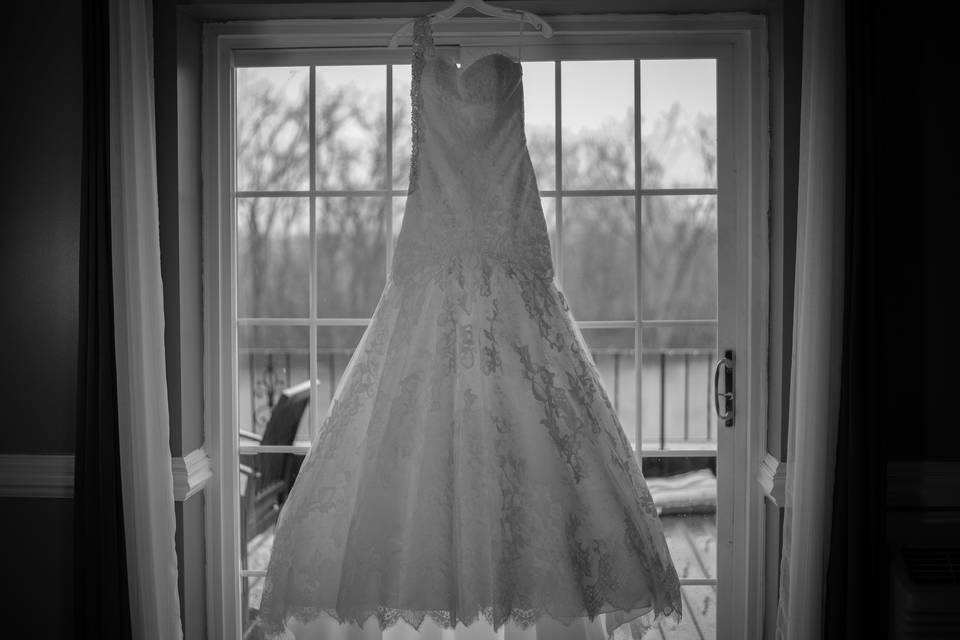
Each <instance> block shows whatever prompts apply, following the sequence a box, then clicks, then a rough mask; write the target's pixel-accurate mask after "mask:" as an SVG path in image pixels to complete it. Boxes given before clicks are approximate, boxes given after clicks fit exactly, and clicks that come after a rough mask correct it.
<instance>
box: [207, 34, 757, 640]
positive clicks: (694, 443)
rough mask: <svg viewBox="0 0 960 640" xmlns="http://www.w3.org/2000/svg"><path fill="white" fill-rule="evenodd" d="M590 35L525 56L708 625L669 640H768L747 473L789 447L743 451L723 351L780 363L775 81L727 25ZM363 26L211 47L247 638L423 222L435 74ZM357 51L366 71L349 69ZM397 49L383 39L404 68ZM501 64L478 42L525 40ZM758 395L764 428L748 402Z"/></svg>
mask: <svg viewBox="0 0 960 640" xmlns="http://www.w3.org/2000/svg"><path fill="white" fill-rule="evenodd" d="M590 20H591V21H593V22H594V23H595V24H589V25H588V24H585V22H587V20H586V19H583V18H574V17H570V19H569V21H568V22H565V23H564V24H563V27H562V29H563V34H562V35H558V36H556V37H555V38H554V39H553V42H548V41H544V42H542V43H541V42H538V43H536V44H531V43H530V40H529V34H528V36H527V39H525V40H524V43H523V58H524V60H525V61H524V63H523V75H524V80H523V82H524V94H525V116H526V136H527V142H528V148H529V150H530V153H531V158H532V160H533V164H534V168H535V171H536V173H537V179H538V184H539V186H540V189H541V199H542V205H543V211H544V215H545V217H546V222H547V226H548V229H549V231H550V236H551V237H550V241H551V247H552V249H553V258H554V265H555V272H556V275H557V280H558V284H559V285H560V287H561V289H562V290H563V291H564V293H565V295H566V296H567V299H568V301H569V302H570V306H571V309H572V311H573V314H574V317H575V318H576V319H577V320H578V322H579V325H580V327H581V330H582V332H583V334H584V337H585V339H586V340H587V342H588V344H589V345H590V346H591V349H592V350H593V354H594V357H595V359H596V361H597V365H598V368H599V369H600V373H601V376H602V378H603V381H604V385H605V387H606V389H607V391H608V393H609V395H610V398H611V400H612V401H613V402H614V405H615V409H616V410H617V412H618V415H619V416H620V419H621V423H622V424H623V426H624V429H625V430H626V432H627V436H628V438H629V439H630V440H631V443H632V444H633V445H634V447H635V448H636V449H637V451H638V455H642V460H643V467H644V474H645V476H646V477H647V479H648V482H649V484H650V486H651V489H652V490H653V491H654V493H655V496H657V498H658V503H660V504H661V506H662V507H663V509H664V510H663V512H662V514H661V516H662V521H663V523H664V527H665V533H666V534H667V536H668V542H669V545H670V548H671V552H672V554H673V556H674V561H675V564H676V566H677V569H678V573H680V576H681V580H682V582H683V583H684V586H683V590H684V598H685V600H684V608H685V614H684V620H683V622H682V624H681V629H680V630H675V629H672V628H671V629H667V628H666V627H665V628H664V629H663V630H662V635H663V637H671V638H672V637H684V638H688V637H689V638H704V639H709V638H715V637H745V636H746V635H747V634H746V632H744V633H743V634H740V635H737V636H735V635H728V634H731V633H734V630H736V629H743V630H745V629H747V628H748V627H750V626H751V625H756V624H757V623H758V621H757V620H756V618H757V617H758V614H759V611H760V610H761V609H760V607H759V605H757V604H756V603H749V602H744V601H743V598H742V597H738V596H737V595H736V593H737V591H736V589H737V588H738V586H740V585H743V584H747V583H749V581H750V580H754V579H756V577H755V575H754V574H753V572H755V571H756V566H759V565H758V564H757V565H756V566H755V564H756V563H757V562H758V561H757V560H756V559H755V556H756V555H757V554H759V551H760V550H758V549H757V548H756V546H757V542H756V539H753V540H747V542H746V543H745V542H741V543H739V544H740V545H741V546H736V547H735V544H734V541H736V540H740V539H741V538H746V537H747V535H746V534H747V533H748V532H749V531H751V527H754V526H755V523H754V522H753V520H751V519H752V518H754V519H755V518H756V516H757V514H756V513H754V512H753V510H752V509H753V508H752V507H751V506H750V501H751V500H754V497H755V496H754V495H753V493H752V489H751V487H752V486H753V484H755V483H750V482H749V481H748V480H750V479H752V475H751V474H750V473H749V469H750V468H751V467H749V465H746V466H745V467H746V472H745V471H744V469H740V468H737V466H736V465H737V461H738V460H744V459H748V458H747V457H748V456H751V455H753V454H754V450H753V448H754V447H758V443H757V441H756V439H757V436H758V433H757V432H760V433H762V432H763V429H762V427H760V426H757V425H754V424H751V423H750V420H749V419H750V414H749V413H748V412H745V415H743V417H741V418H738V429H739V430H738V431H736V436H735V435H734V433H733V432H732V430H727V429H725V428H723V427H721V426H718V424H717V420H716V417H715V415H714V412H713V408H712V405H713V394H714V393H715V391H716V390H715V389H714V388H713V379H712V373H713V370H712V367H713V363H714V362H715V360H716V359H717V355H718V348H724V349H725V348H735V349H736V351H737V353H738V354H745V355H746V354H750V353H751V352H752V351H754V350H755V349H756V348H757V346H756V345H757V344H759V343H757V341H756V340H757V339H756V338H754V343H751V341H750V340H751V338H750V336H749V334H747V331H746V328H745V327H744V326H743V325H744V324H745V320H744V314H743V313H739V312H738V308H737V306H736V301H737V300H738V299H739V300H750V299H751V298H750V296H751V295H753V294H754V292H753V291H752V290H751V286H752V281H751V280H750V279H749V277H744V273H743V267H744V265H746V267H747V273H748V274H749V269H750V266H751V265H750V255H751V254H750V253H749V252H747V251H745V249H744V247H746V246H747V244H748V241H749V235H747V236H746V237H744V235H745V234H747V233H748V232H749V229H750V228H751V227H750V224H751V216H754V215H756V213H757V210H755V209H754V208H751V204H752V205H753V207H756V204H755V203H752V200H751V199H750V194H751V189H754V190H755V189H757V188H758V185H757V184H756V182H761V181H762V179H761V178H753V177H752V176H751V174H750V173H749V171H747V170H744V167H746V168H749V167H750V166H751V164H750V163H749V162H746V163H745V164H744V162H745V161H746V160H748V159H749V158H753V161H754V162H757V161H759V158H755V157H754V156H755V155H756V154H757V153H758V151H757V150H752V149H751V143H752V140H751V138H750V135H751V133H752V134H754V135H756V133H757V131H758V127H759V126H760V125H761V124H762V123H760V122H750V121H749V120H744V119H743V118H740V119H738V117H737V115H736V110H735V108H734V107H735V105H737V104H747V105H749V104H751V100H752V99H754V98H753V96H752V94H751V93H750V91H749V89H750V86H749V83H741V84H739V85H738V84H737V83H736V82H735V80H734V78H735V76H736V73H735V70H736V71H740V72H741V73H743V74H748V71H749V70H750V69H751V68H752V67H751V66H750V65H751V58H750V57H749V55H748V54H749V47H748V46H746V44H745V43H744V42H743V37H742V36H743V29H742V28H740V29H739V30H731V32H730V34H729V35H728V36H727V37H726V38H723V37H721V38H720V39H719V40H718V39H717V36H716V33H717V31H716V28H715V25H713V28H711V30H710V34H711V35H703V34H704V33H705V32H702V31H699V30H697V29H696V28H694V27H696V24H694V23H693V22H692V21H687V23H684V27H685V29H686V30H687V31H688V32H689V33H686V34H685V33H684V31H683V30H682V29H681V30H680V31H674V30H669V31H671V32H670V33H669V34H668V35H664V33H663V32H662V31H661V30H662V27H661V30H657V29H656V28H651V27H656V25H655V24H654V25H651V24H647V23H645V22H644V21H643V20H638V21H637V23H636V24H631V25H629V28H628V29H626V33H627V34H628V35H626V36H624V33H625V32H624V31H623V30H622V26H623V25H620V27H619V28H618V30H616V31H614V26H616V25H617V23H616V22H612V21H609V20H602V19H598V18H591V19H590ZM455 22H456V21H451V23H450V24H453V23H455ZM680 22H681V23H683V19H680ZM708 22H709V21H708ZM747 22H748V23H750V24H752V25H753V27H752V28H757V25H756V24H755V23H753V22H751V21H749V20H748V21H747ZM343 24H344V22H343V21H340V22H339V23H336V22H326V23H322V24H321V23H315V24H313V25H312V26H313V27H315V29H316V31H315V33H314V34H313V35H314V36H315V37H316V38H317V42H318V43H319V42H321V40H320V36H321V35H324V34H325V38H324V39H323V40H322V41H323V42H325V43H327V44H326V46H311V47H307V48H305V47H304V46H303V42H302V39H303V36H302V35H296V34H294V35H292V36H291V35H290V34H289V33H286V32H284V28H283V27H270V28H268V29H266V31H267V32H268V34H269V35H268V36H266V40H264V39H263V37H264V36H262V35H261V36H260V38H259V39H256V38H253V39H251V42H253V43H254V44H253V46H246V45H248V44H249V43H247V42H245V41H244V40H243V39H242V37H238V36H237V34H236V33H234V32H233V30H232V28H230V27H219V31H216V30H213V32H214V34H215V35H216V34H219V35H220V36H221V37H220V38H213V39H211V40H210V42H209V43H208V47H212V50H211V53H214V54H215V57H214V58H211V59H215V60H217V64H216V65H211V66H210V67H208V68H207V69H206V70H205V73H207V75H208V78H207V83H208V84H207V85H206V86H208V87H210V88H211V89H216V90H218V91H219V98H218V100H217V101H211V100H207V102H206V104H205V108H206V109H207V116H206V121H205V123H206V124H207V125H212V127H215V131H217V132H218V133H219V135H218V136H217V137H216V138H215V139H214V140H210V139H209V138H208V140H207V141H206V142H205V144H206V146H207V154H208V160H210V163H209V165H208V167H209V168H210V169H211V170H212V171H214V172H215V175H217V176H218V180H217V181H216V183H215V184H218V185H219V189H212V190H211V193H210V194H208V195H209V200H208V203H207V206H206V212H205V216H206V217H207V219H208V221H209V222H210V224H208V225H207V226H206V229H207V232H206V236H207V237H206V241H207V245H206V246H207V247H208V253H211V252H212V253H215V254H216V255H217V256H219V257H218V259H217V260H216V262H215V264H217V265H218V270H217V273H216V274H215V275H213V276H210V274H209V272H208V276H209V277H211V279H212V282H210V281H208V285H209V286H208V307H207V309H208V316H211V315H212V316H214V317H215V318H216V321H215V322H211V323H209V324H208V327H210V331H211V333H210V334H208V339H210V338H213V339H214V340H215V341H216V343H217V344H218V345H219V348H218V350H217V356H216V362H217V366H215V367H214V370H215V371H214V372H212V373H211V378H212V377H213V376H219V377H218V378H217V379H216V381H214V380H212V379H211V380H208V383H209V388H208V393H210V394H213V395H214V396H215V397H214V399H213V400H214V404H215V405H216V407H217V410H216V411H215V412H214V413H215V414H216V415H214V416H211V418H212V419H211V422H210V426H211V433H210V436H211V439H215V440H216V441H217V443H218V446H217V447H216V449H215V452H213V455H214V456H215V458H216V459H217V460H218V461H219V462H220V464H218V465H217V469H218V477H217V482H216V488H217V494H216V498H215V500H214V502H215V505H216V509H217V517H216V518H215V519H214V520H215V522H214V531H209V532H208V540H210V541H212V542H210V543H209V544H208V546H211V545H212V546H211V548H212V549H213V551H214V553H211V554H210V556H211V557H216V558H217V562H218V564H219V570H218V572H217V574H218V577H219V580H218V581H216V584H214V585H212V586H211V589H212V591H213V592H214V593H219V594H221V596H222V600H221V602H223V603H224V605H223V607H222V609H223V610H222V611H218V612H217V614H218V615H217V616H216V617H217V618H218V624H219V631H218V634H217V635H218V636H219V634H222V637H240V635H242V633H243V632H244V631H245V630H246V629H247V627H248V626H249V625H251V624H252V623H253V621H254V620H255V616H256V609H257V606H258V602H259V590H260V588H261V586H262V576H263V574H264V573H265V569H266V564H267V561H268V559H269V552H270V546H271V543H272V531H273V527H274V525H275V520H276V516H277V513H278V511H279V507H280V505H281V504H282V502H283V499H284V497H285V492H286V491H287V490H288V489H289V486H290V484H291V483H292V482H293V479H294V478H295V476H296V472H297V470H298V468H299V464H300V462H301V460H302V456H303V455H304V454H305V453H306V452H307V451H308V450H309V446H310V442H311V441H312V439H313V435H314V434H315V432H316V428H317V425H319V424H320V423H321V421H322V419H323V417H324V415H325V412H326V410H327V408H328V406H329V403H330V400H331V398H332V397H333V394H334V392H335V390H336V389H337V383H338V381H339V379H340V378H339V377H340V374H341V373H342V371H343V370H344V368H345V367H346V365H347V363H348V361H349V359H350V357H351V355H352V353H353V349H354V347H355V346H356V345H357V343H358V342H359V340H360V338H361V336H362V335H363V331H364V329H365V327H366V326H367V323H368V321H369V318H370V316H371V314H372V312H373V310H374V307H375V306H376V303H377V301H378V299H379V296H380V292H381V291H382V289H383V286H384V284H385V282H386V278H387V274H388V269H389V265H390V263H391V260H392V255H393V250H394V244H395V241H396V237H397V234H398V232H399V230H400V227H401V225H402V221H403V211H404V206H405V195H406V188H407V183H408V180H409V159H410V148H411V145H410V104H409V100H410V93H409V92H410V65H409V50H399V51H397V50H386V49H382V48H381V49H377V48H376V47H369V48H364V47H362V46H360V45H362V44H363V37H364V33H363V32H362V30H361V26H353V27H349V26H348V27H346V28H344V27H343V26H342V25H343ZM468 24H470V25H476V24H477V21H469V22H468ZM333 25H339V30H334V31H335V32H336V33H338V34H339V37H340V38H341V40H342V42H340V43H339V44H341V45H343V46H346V47H347V48H346V49H344V48H336V47H334V46H333V45H331V44H329V43H330V41H331V39H334V40H336V37H335V36H334V35H333V34H332V33H331V26H333ZM701 26H702V25H701ZM591 27H592V29H591ZM741 27H742V25H741ZM395 28H396V25H392V26H391V25H387V26H386V27H383V26H381V27H380V29H381V33H382V34H383V35H381V36H380V39H379V42H383V41H385V40H386V39H387V38H388V37H389V35H390V34H392V33H393V30H394V29H395ZM462 28H463V29H468V27H462ZM270 29H275V30H276V33H271V32H270ZM211 30H212V29H211ZM596 31H599V32H600V33H601V35H582V34H581V32H583V33H584V34H585V33H587V32H596ZM603 31H608V32H609V33H603ZM241 32H242V29H241ZM263 32H264V29H261V30H260V33H261V34H262V33H263ZM444 32H446V29H444ZM747 32H748V33H751V32H750V31H749V29H748V30H747ZM568 34H569V35H568ZM228 35H229V37H227V36H228ZM242 35H243V33H241V36H242ZM367 35H369V34H367ZM468 36H469V34H468ZM297 38H300V39H301V41H298V40H297ZM492 38H494V39H488V40H487V41H483V37H482V36H478V35H475V34H474V35H472V41H475V42H476V43H477V44H479V45H490V44H496V43H498V42H500V43H502V42H503V41H504V40H506V39H507V38H506V37H503V38H501V39H500V40H495V38H496V37H495V36H494V37H492ZM463 39H464V40H467V39H469V38H463ZM748 43H749V40H748ZM438 44H440V43H439V40H438ZM285 45H286V46H285ZM351 45H352V47H351ZM578 45H579V46H578ZM583 45H589V46H583ZM735 68H736V69H735ZM211 76H212V77H211ZM754 90H757V89H756V88H754ZM224 114H232V116H231V117H225V115H224ZM759 130H762V129H759ZM211 145H212V148H211ZM751 154H753V155H751ZM738 163H740V164H738ZM738 171H740V174H739V175H740V176H741V177H740V178H739V179H738V177H737V176H738ZM752 180H753V182H751V181H752ZM758 268H759V269H762V268H765V267H764V266H763V265H759V267H758ZM214 294H215V295H214ZM637 371H640V375H639V376H638V375H637ZM743 372H744V369H743V368H742V367H741V368H739V369H738V379H740V378H741V376H742V375H743ZM311 380H312V381H314V383H313V384H311V382H310V381H311ZM736 390H737V393H738V404H740V406H743V405H742V403H739V398H749V397H750V395H749V393H748V387H746V386H745V385H744V387H743V389H742V390H741V386H740V384H739V381H738V386H737V389H736ZM741 425H742V426H741ZM757 450H758V451H762V447H758V449H757ZM755 457H756V460H757V462H759V454H758V455H756V456H755ZM679 474H683V475H679ZM757 508H758V507H757ZM747 543H750V544H752V545H753V546H752V547H751V546H744V545H746V544H747ZM724 548H725V549H730V550H734V548H736V550H737V552H736V553H734V555H732V556H729V555H727V554H724V553H718V551H719V550H720V549H724ZM718 556H719V558H720V560H719V562H718ZM755 589H756V587H755ZM754 592H757V591H754ZM741 593H747V592H746V591H744V592H741ZM211 602H217V599H216V597H215V596H212V597H211ZM208 615H214V612H210V614H208ZM651 637H660V636H656V632H654V634H653V635H652V636H651Z"/></svg>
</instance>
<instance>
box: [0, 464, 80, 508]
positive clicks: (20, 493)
mask: <svg viewBox="0 0 960 640" xmlns="http://www.w3.org/2000/svg"><path fill="white" fill-rule="evenodd" d="M0 497H2V498H73V456H72V455H59V454H7V453H4V454H0Z"/></svg>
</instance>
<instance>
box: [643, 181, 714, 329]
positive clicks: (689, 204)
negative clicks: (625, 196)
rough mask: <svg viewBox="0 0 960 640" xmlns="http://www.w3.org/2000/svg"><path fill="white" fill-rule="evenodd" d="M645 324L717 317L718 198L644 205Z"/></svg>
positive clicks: (651, 199)
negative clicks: (648, 321) (653, 321)
mask: <svg viewBox="0 0 960 640" xmlns="http://www.w3.org/2000/svg"><path fill="white" fill-rule="evenodd" d="M641 225H642V229H641V234H640V237H641V242H642V245H643V248H642V251H641V254H640V255H641V259H642V264H641V273H642V277H643V293H642V295H643V305H642V306H643V318H644V319H645V320H713V319H716V317H717V268H718V267H717V264H718V263H717V196H714V195H695V196H647V197H644V198H643V200H642V202H641Z"/></svg>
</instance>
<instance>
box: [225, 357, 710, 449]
mask: <svg viewBox="0 0 960 640" xmlns="http://www.w3.org/2000/svg"><path fill="white" fill-rule="evenodd" d="M592 353H593V356H594V360H595V361H596V363H597V368H598V369H599V370H600V374H601V377H602V379H603V384H604V387H605V388H606V390H607V393H608V395H609V396H610V399H611V401H612V403H613V407H614V409H615V410H616V411H617V414H618V415H620V416H623V415H624V414H623V410H625V409H628V407H629V410H630V411H631V412H633V413H635V407H636V396H635V391H634V390H635V388H636V386H635V384H634V379H633V376H635V375H636V371H635V353H634V350H633V349H624V348H602V347H601V348H597V349H593V350H592ZM352 354H353V349H349V348H334V349H322V350H320V351H319V352H318V354H317V356H318V365H319V366H318V371H319V372H320V377H321V384H322V385H323V387H324V389H325V390H326V392H327V394H326V395H327V397H326V398H324V399H323V400H324V401H325V403H324V405H323V406H324V407H325V406H326V403H327V402H329V401H330V400H331V399H332V396H333V393H334V390H335V389H336V386H337V383H338V381H339V376H340V375H341V374H342V373H343V370H344V368H345V367H346V365H347V363H348V361H349V359H350V356H351V355H352ZM239 355H240V362H241V371H240V376H239V379H240V389H239V392H240V395H239V398H240V403H241V404H240V406H241V407H243V406H246V407H247V409H246V410H245V411H246V412H247V414H246V417H245V418H244V419H242V420H241V424H240V425H239V426H240V429H241V430H244V431H252V432H254V433H261V434H262V433H263V429H264V428H265V426H266V423H267V421H268V420H269V417H270V413H271V411H272V410H273V407H274V406H275V405H276V402H277V401H278V399H279V397H280V393H282V392H283V390H284V389H286V388H287V387H290V386H292V385H295V384H298V383H300V382H303V381H305V380H307V378H308V377H309V373H308V372H309V360H308V358H309V353H308V350H307V349H306V348H241V349H240V354H239ZM715 357H716V351H714V350H712V349H656V350H644V352H643V376H644V377H643V385H644V387H645V388H651V387H650V385H653V386H652V388H655V389H656V395H655V398H656V399H655V400H654V401H653V402H654V404H655V405H656V406H655V410H654V406H652V405H651V406H645V407H644V408H643V415H642V417H641V419H642V420H643V421H644V424H643V427H644V433H645V434H649V433H650V432H651V431H653V432H655V433H656V434H657V436H656V438H655V441H656V442H657V443H658V444H659V448H660V449H666V447H667V445H668V444H677V443H698V444H701V445H704V444H709V443H711V442H713V441H714V438H715V433H716V419H715V417H714V415H713V411H712V409H711V406H712V405H711V404H710V401H711V398H712V392H713V388H712V385H713V380H712V376H710V375H709V371H710V368H711V366H712V364H713V361H714V359H715ZM649 393H650V392H649V391H645V393H644V395H645V400H646V401H647V402H648V403H649V402H650V401H651V400H650V396H649V395H648V394H649ZM694 431H697V435H696V436H694V435H693V432H694ZM628 435H630V436H631V437H632V435H633V434H628ZM653 441H654V439H652V438H648V437H645V438H644V443H647V442H653Z"/></svg>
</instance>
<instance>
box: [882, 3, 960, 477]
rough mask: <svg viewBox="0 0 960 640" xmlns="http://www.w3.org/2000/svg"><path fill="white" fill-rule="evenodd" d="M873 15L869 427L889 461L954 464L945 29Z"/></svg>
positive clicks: (959, 150)
mask: <svg viewBox="0 0 960 640" xmlns="http://www.w3.org/2000/svg"><path fill="white" fill-rule="evenodd" d="M875 11H876V32H877V42H876V46H877V54H876V66H875V70H876V72H877V74H878V76H879V81H878V83H877V84H878V87H879V92H880V95H878V96H876V101H875V102H876V105H877V106H876V109H877V111H876V115H877V117H876V118H875V123H876V126H875V131H874V135H875V136H876V141H877V142H876V147H877V149H878V154H877V162H878V173H879V180H878V181H877V182H878V184H877V185H876V193H877V195H878V205H879V206H878V209H877V231H878V234H877V239H878V243H877V244H878V246H877V249H878V261H877V262H878V264H877V270H878V278H879V282H880V284H881V286H880V301H879V302H880V305H879V306H880V308H879V316H880V317H879V318H878V319H877V321H878V329H879V338H880V344H879V345H878V349H879V352H880V354H881V359H880V362H881V363H882V366H881V372H880V386H881V393H880V397H881V398H882V406H881V407H880V408H881V415H880V421H881V425H879V431H880V433H881V434H882V435H885V437H886V441H887V451H888V456H889V459H891V460H960V428H958V426H957V425H958V420H957V409H956V406H955V401H956V398H957V394H958V386H957V382H958V373H960V369H958V366H960V347H958V343H960V324H958V321H957V319H958V316H957V313H956V312H955V311H954V312H953V313H949V312H948V309H949V308H950V307H951V306H953V307H956V298H957V294H956V290H957V273H958V271H960V270H958V268H957V262H958V256H960V253H958V246H960V236H958V235H957V226H958V225H957V216H958V215H960V206H958V205H960V163H958V159H957V158H958V154H960V134H958V122H957V119H958V114H960V101H958V99H957V97H956V96H957V95H960V94H958V93H957V86H956V85H957V82H956V71H957V63H958V55H957V53H956V34H955V33H951V32H950V28H949V25H950V21H948V20H936V19H931V18H932V16H931V15H928V14H922V15H921V14H919V13H916V14H910V13H908V12H904V11H903V10H902V7H901V8H900V9H899V10H897V9H896V8H895V7H888V6H886V3H877V4H876V6H875Z"/></svg>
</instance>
